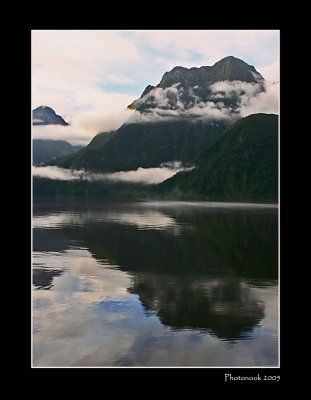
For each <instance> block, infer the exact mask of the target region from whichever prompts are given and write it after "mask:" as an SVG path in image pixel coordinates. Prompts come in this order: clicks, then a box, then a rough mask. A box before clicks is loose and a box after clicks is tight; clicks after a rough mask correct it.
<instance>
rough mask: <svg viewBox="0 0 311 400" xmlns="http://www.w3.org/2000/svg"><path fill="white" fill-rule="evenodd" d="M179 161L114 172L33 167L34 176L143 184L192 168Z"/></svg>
mask: <svg viewBox="0 0 311 400" xmlns="http://www.w3.org/2000/svg"><path fill="white" fill-rule="evenodd" d="M190 169H192V167H188V168H185V167H183V166H182V163H181V162H179V161H174V162H169V163H163V164H161V165H160V166H159V167H156V168H138V169H137V170H133V171H119V172H114V173H95V172H88V171H84V170H71V169H65V168H59V167H55V166H46V167H33V170H32V171H33V176H34V177H41V178H48V179H54V180H62V181H72V180H88V181H115V182H128V183H142V184H157V183H161V182H163V181H165V180H166V179H168V178H170V177H172V176H173V175H175V174H177V173H178V172H180V171H186V170H190Z"/></svg>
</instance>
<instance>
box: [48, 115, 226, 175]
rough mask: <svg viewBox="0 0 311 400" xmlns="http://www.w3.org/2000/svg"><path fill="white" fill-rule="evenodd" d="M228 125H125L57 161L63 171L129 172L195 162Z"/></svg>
mask: <svg viewBox="0 0 311 400" xmlns="http://www.w3.org/2000/svg"><path fill="white" fill-rule="evenodd" d="M226 126H227V125H226V124H225V123H223V122H218V123H217V122H215V123H211V124H205V123H203V122H199V121H198V122H193V121H191V120H176V121H164V122H148V123H137V124H124V125H123V126H121V127H120V128H119V129H118V130H117V131H116V132H110V133H100V134H98V135H97V136H95V138H94V139H93V140H92V141H91V142H90V144H89V145H88V146H86V147H85V148H84V149H83V150H81V151H80V152H79V153H78V154H72V155H69V156H67V157H64V158H63V159H61V160H57V161H56V162H55V164H56V165H58V166H60V167H63V168H75V169H81V168H83V169H87V170H91V171H110V172H113V171H126V170H133V169H137V168H139V167H144V168H151V167H157V166H159V165H160V164H161V163H163V162H167V161H174V160H178V161H182V162H183V163H191V162H192V160H193V159H194V158H196V156H197V155H198V154H199V153H200V152H201V151H202V148H205V147H206V146H207V145H208V144H209V143H210V142H211V141H213V140H214V139H215V138H216V137H218V136H219V135H220V134H221V132H223V130H224V129H225V127H226Z"/></svg>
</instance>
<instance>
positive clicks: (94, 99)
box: [32, 30, 279, 143]
mask: <svg viewBox="0 0 311 400" xmlns="http://www.w3.org/2000/svg"><path fill="white" fill-rule="evenodd" d="M229 55H233V56H235V57H238V58H240V59H242V60H244V61H245V62H247V63H248V64H251V65H254V66H255V68H256V69H257V70H258V71H259V72H260V73H261V74H262V75H263V76H264V78H265V79H266V80H268V81H271V82H274V81H278V80H279V31H273V30H270V31H267V30H260V31H256V30H251V31H249V30H243V31H239V30H235V31H229V30H228V31H221V30H218V31H208V30H204V31H199V30H188V31H176V30H172V31H164V30H157V31H151V30H149V31H143V30H138V31H116V30H115V31H109V30H102V31H93V30H74V31H73V30H66V31H63V30H33V31H32V107H33V108H35V107H37V106H40V105H48V106H50V107H52V108H53V109H54V110H55V111H56V113H58V114H60V115H62V116H63V117H64V118H65V120H66V121H68V122H70V123H71V126H70V127H57V129H55V127H51V126H48V127H44V128H42V127H35V129H34V130H33V136H34V138H36V137H46V138H57V139H59V138H64V139H67V140H69V141H70V142H72V143H79V142H81V143H82V142H84V143H86V142H88V141H89V140H90V139H91V138H92V137H93V136H94V135H95V134H96V133H97V132H99V131H105V130H110V129H116V128H118V126H120V125H121V124H122V123H123V122H124V121H125V120H126V119H127V118H128V115H129V113H131V112H132V111H129V110H126V107H127V105H128V104H130V103H131V102H132V101H133V100H135V99H136V98H138V97H139V96H140V95H141V93H142V91H143V90H144V88H145V87H146V86H147V85H148V84H151V85H156V84H158V83H159V81H160V80H161V78H162V76H163V74H164V73H165V72H166V71H169V70H171V69H172V68H173V67H174V66H176V65H181V66H184V67H200V66H202V65H213V64H214V63H215V62H217V61H219V60H220V59H221V58H223V57H226V56H229Z"/></svg>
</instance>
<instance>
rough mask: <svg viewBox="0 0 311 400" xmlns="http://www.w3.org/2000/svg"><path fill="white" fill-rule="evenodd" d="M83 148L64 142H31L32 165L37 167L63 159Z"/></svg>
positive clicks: (39, 140) (38, 140) (36, 140)
mask: <svg viewBox="0 0 311 400" xmlns="http://www.w3.org/2000/svg"><path fill="white" fill-rule="evenodd" d="M82 148H83V146H72V145H71V144H70V143H68V142H66V141H65V140H41V139H34V140H33V145H32V149H33V164H34V165H39V164H42V163H47V162H49V161H51V160H54V159H55V158H58V157H63V156H66V155H68V154H72V153H76V152H77V151H79V150H81V149H82Z"/></svg>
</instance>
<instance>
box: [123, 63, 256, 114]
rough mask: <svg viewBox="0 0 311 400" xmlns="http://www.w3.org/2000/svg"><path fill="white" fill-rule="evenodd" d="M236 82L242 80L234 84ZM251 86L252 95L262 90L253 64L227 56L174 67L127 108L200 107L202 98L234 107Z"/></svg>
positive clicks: (140, 109)
mask: <svg viewBox="0 0 311 400" xmlns="http://www.w3.org/2000/svg"><path fill="white" fill-rule="evenodd" d="M217 82H226V83H227V85H215V84H216V83H217ZM237 82H241V83H243V84H242V85H237V84H236V83H237ZM230 83H231V85H230ZM250 88H252V89H253V92H254V93H253V94H254V95H256V94H257V93H259V92H261V91H263V90H264V78H263V77H262V76H261V74H260V73H259V72H258V71H256V69H255V68H254V67H253V66H251V65H248V64H247V63H245V62H244V61H242V60H240V59H238V58H235V57H233V56H229V57H225V58H223V59H222V60H220V61H218V62H217V63H216V64H214V65H213V66H203V67H200V68H196V67H193V68H184V67H180V66H177V67H174V68H173V69H172V70H171V71H169V72H166V73H165V74H164V75H163V77H162V79H161V81H160V83H159V84H158V85H157V86H152V85H148V86H147V87H146V89H145V90H144V91H143V93H142V95H141V97H140V98H139V99H137V100H135V101H134V102H133V103H131V104H130V105H129V106H128V108H130V109H135V110H138V111H148V110H149V111H150V110H152V109H154V108H158V109H160V110H162V111H163V110H167V109H169V110H180V111H182V110H189V109H191V108H193V107H195V106H199V107H200V106H202V104H201V103H202V102H203V103H207V102H212V103H214V104H217V105H218V106H223V105H224V106H225V107H229V106H230V107H232V108H233V109H234V110H233V111H237V110H238V107H239V105H240V102H241V95H244V94H245V93H246V89H248V90H249V89H250ZM220 108H221V107H220Z"/></svg>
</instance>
